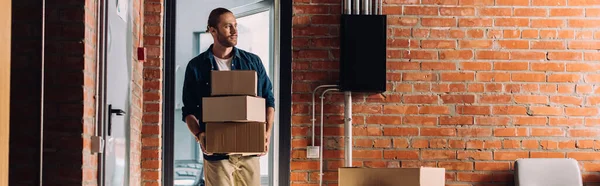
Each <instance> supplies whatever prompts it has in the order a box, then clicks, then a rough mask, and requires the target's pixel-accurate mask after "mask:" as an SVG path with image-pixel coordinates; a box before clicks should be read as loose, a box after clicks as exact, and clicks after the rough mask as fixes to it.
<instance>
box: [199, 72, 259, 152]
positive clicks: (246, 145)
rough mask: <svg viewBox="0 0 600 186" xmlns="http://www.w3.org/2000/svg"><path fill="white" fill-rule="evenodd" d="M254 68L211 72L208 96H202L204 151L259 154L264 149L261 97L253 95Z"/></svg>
mask: <svg viewBox="0 0 600 186" xmlns="http://www.w3.org/2000/svg"><path fill="white" fill-rule="evenodd" d="M256 85H257V76H256V72H255V71H250V70H234V71H212V73H211V89H212V90H211V97H205V98H203V101H202V102H203V103H202V118H203V122H205V123H206V151H207V152H208V153H221V154H247V155H251V154H259V153H262V152H264V150H265V139H264V136H265V129H266V128H265V127H266V126H265V122H266V111H265V99H264V98H262V97H257V96H256V95H257V86H256Z"/></svg>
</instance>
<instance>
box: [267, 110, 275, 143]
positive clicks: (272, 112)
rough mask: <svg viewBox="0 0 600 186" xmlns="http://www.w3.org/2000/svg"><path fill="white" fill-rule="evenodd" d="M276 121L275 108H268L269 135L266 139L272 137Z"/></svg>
mask: <svg viewBox="0 0 600 186" xmlns="http://www.w3.org/2000/svg"><path fill="white" fill-rule="evenodd" d="M274 120H275V108H273V107H267V126H266V127H267V131H266V132H267V133H266V138H270V137H271V131H272V129H273V122H274Z"/></svg>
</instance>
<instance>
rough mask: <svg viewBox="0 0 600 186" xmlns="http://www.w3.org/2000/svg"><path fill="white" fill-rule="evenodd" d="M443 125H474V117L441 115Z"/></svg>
mask: <svg viewBox="0 0 600 186" xmlns="http://www.w3.org/2000/svg"><path fill="white" fill-rule="evenodd" d="M440 124H441V125H473V124H474V123H473V117H470V116H453V117H450V116H442V117H440Z"/></svg>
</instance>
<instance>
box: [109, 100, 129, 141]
mask: <svg viewBox="0 0 600 186" xmlns="http://www.w3.org/2000/svg"><path fill="white" fill-rule="evenodd" d="M125 113H126V112H125V111H124V110H121V109H113V108H112V104H109V105H108V136H110V135H112V115H113V114H115V115H117V116H122V115H124V114H125Z"/></svg>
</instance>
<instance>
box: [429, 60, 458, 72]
mask: <svg viewBox="0 0 600 186" xmlns="http://www.w3.org/2000/svg"><path fill="white" fill-rule="evenodd" d="M421 70H456V63H453V62H422V63H421Z"/></svg>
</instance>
